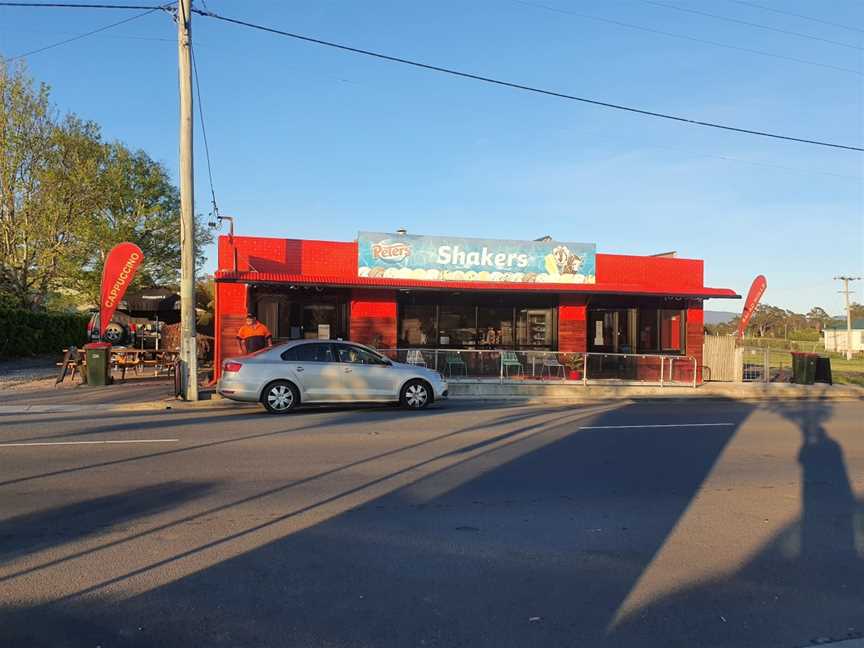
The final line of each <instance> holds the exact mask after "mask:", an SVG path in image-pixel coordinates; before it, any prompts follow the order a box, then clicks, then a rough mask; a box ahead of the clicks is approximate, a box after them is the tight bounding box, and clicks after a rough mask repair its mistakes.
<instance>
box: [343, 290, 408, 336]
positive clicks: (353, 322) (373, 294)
mask: <svg viewBox="0 0 864 648" xmlns="http://www.w3.org/2000/svg"><path fill="white" fill-rule="evenodd" d="M350 309H351V310H350V313H349V317H350V328H349V330H350V336H351V340H352V341H354V342H360V343H361V344H368V345H370V346H373V347H377V348H379V349H395V348H396V317H397V306H396V291H395V290H353V291H352V292H351V304H350Z"/></svg>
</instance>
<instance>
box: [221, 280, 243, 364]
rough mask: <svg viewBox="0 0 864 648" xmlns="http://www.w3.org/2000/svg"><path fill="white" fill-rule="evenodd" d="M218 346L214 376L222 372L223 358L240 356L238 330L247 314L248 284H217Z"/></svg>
mask: <svg viewBox="0 0 864 648" xmlns="http://www.w3.org/2000/svg"><path fill="white" fill-rule="evenodd" d="M215 310H216V321H215V324H214V328H213V330H214V331H215V337H216V344H215V348H214V354H213V370H214V376H215V377H216V378H218V377H219V374H220V372H221V371H222V360H223V358H230V357H231V356H234V355H240V353H241V351H240V345H239V344H238V343H237V329H239V328H240V327H241V326H242V325H243V321H244V319H245V316H246V312H247V304H246V284H232V283H221V282H217V283H216V309H215Z"/></svg>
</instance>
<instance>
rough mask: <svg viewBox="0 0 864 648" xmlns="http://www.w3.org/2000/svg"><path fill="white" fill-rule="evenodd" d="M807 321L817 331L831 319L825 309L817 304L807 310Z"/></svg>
mask: <svg viewBox="0 0 864 648" xmlns="http://www.w3.org/2000/svg"><path fill="white" fill-rule="evenodd" d="M806 317H807V322H808V323H809V324H810V325H811V326H813V327H814V328H815V329H816V330H817V331H820V332H821V331H822V329H823V328H825V325H826V324H827V323H828V322H830V321H831V316H830V315H829V314H828V313H827V312H826V311H825V309H824V308H821V307H819V306H814V307H813V308H811V309H810V310H809V311H808V312H807V315H806Z"/></svg>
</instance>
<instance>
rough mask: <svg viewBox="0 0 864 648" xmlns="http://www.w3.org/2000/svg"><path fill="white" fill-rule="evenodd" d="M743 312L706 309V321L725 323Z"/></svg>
mask: <svg viewBox="0 0 864 648" xmlns="http://www.w3.org/2000/svg"><path fill="white" fill-rule="evenodd" d="M740 314H741V313H729V312H727V311H710V310H706V311H705V323H706V324H725V323H726V322H731V321H732V320H733V319H735V318H736V317H738V316H739V315H740Z"/></svg>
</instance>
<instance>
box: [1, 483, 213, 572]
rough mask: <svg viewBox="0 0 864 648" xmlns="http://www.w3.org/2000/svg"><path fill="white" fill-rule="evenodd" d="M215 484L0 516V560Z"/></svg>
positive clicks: (161, 507) (152, 510)
mask: <svg viewBox="0 0 864 648" xmlns="http://www.w3.org/2000/svg"><path fill="white" fill-rule="evenodd" d="M214 485H215V484H214V483H212V482H210V483H200V482H168V483H165V484H159V485H157V486H145V487H143V488H136V489H134V490H129V491H124V492H122V493H113V494H111V495H105V496H103V497H97V498H95V499H88V500H81V501H78V502H74V503H72V504H68V505H63V506H57V507H55V508H50V509H47V510H44V511H38V512H36V513H28V514H26V515H19V516H15V517H10V518H6V519H4V520H0V565H2V564H5V563H9V562H11V561H12V560H15V559H18V558H21V557H23V556H27V555H29V554H31V553H37V552H39V551H44V550H45V549H49V548H51V547H55V546H59V545H63V544H67V543H70V542H75V541H78V540H82V539H83V538H86V537H87V536H90V535H94V534H99V533H105V532H107V531H111V530H113V529H115V528H117V527H121V526H122V525H124V524H128V523H130V522H133V521H135V520H137V519H139V518H142V517H145V516H148V515H153V514H156V513H159V512H162V511H166V510H169V509H172V508H175V507H177V506H180V505H182V504H184V503H186V502H189V501H191V500H193V499H196V498H199V497H203V496H205V495H206V494H207V493H208V492H209V491H210V490H211V489H212V488H213V486H214Z"/></svg>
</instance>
